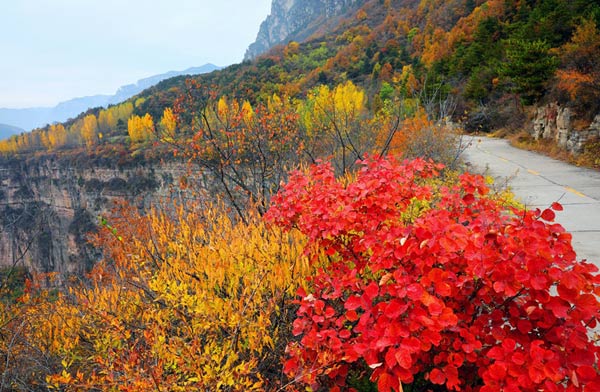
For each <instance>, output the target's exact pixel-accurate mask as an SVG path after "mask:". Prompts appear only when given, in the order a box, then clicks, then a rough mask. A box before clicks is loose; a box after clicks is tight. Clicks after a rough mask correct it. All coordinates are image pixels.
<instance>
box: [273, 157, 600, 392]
mask: <svg viewBox="0 0 600 392" xmlns="http://www.w3.org/2000/svg"><path fill="white" fill-rule="evenodd" d="M440 169H441V167H439V166H437V165H434V164H432V163H429V162H425V161H423V160H419V159H417V160H414V161H405V162H400V161H397V160H393V159H367V160H365V161H364V162H362V169H361V170H360V172H359V173H358V174H357V175H356V177H355V178H353V179H351V180H348V179H346V180H337V179H336V178H335V176H334V173H333V170H332V168H331V166H330V165H329V164H319V165H316V166H313V167H312V168H311V169H310V171H309V172H308V173H301V172H295V173H293V174H292V176H291V178H290V181H289V183H288V184H287V185H286V186H285V187H284V188H283V190H282V191H281V192H280V193H279V194H278V195H277V196H276V197H275V198H274V203H273V206H272V208H271V210H270V211H269V212H268V213H267V219H269V220H270V221H271V222H273V223H274V224H277V225H280V226H283V227H286V228H289V229H292V228H296V229H298V230H300V231H301V232H302V233H304V234H305V235H306V236H307V238H308V243H307V248H306V252H307V254H308V255H310V257H311V260H312V262H314V263H320V264H322V265H323V268H321V269H320V271H319V273H318V274H316V275H315V276H312V277H311V278H310V280H309V282H308V283H307V289H300V290H299V291H298V294H299V297H300V299H299V300H298V303H299V310H298V314H297V316H298V317H297V319H296V320H295V322H294V329H293V332H294V334H295V335H297V336H298V337H299V338H298V339H299V340H298V341H297V342H296V343H294V344H292V345H290V347H289V359H288V361H287V363H286V364H285V371H286V372H287V373H288V375H290V377H292V378H293V379H295V380H296V381H297V382H298V383H301V384H307V385H311V386H312V387H314V388H317V387H323V388H339V387H344V386H347V385H348V379H349V374H354V375H356V374H357V372H358V374H370V379H371V380H372V381H373V382H376V383H377V386H378V388H379V390H381V391H390V390H396V391H398V390H400V389H401V386H400V385H401V384H400V383H402V384H410V383H412V382H413V381H414V380H415V378H416V377H418V378H419V380H420V382H425V383H429V384H427V385H428V386H429V387H428V388H431V389H435V390H438V389H436V388H439V386H436V384H437V385H445V388H447V389H448V390H464V391H500V390H505V391H538V390H546V391H555V390H556V391H558V390H567V391H582V390H586V391H592V390H597V389H594V388H597V387H598V385H600V384H599V377H598V370H597V366H598V346H597V345H596V344H595V343H594V342H592V341H591V339H590V337H589V332H590V329H591V328H594V327H595V326H596V320H597V318H598V316H599V310H600V306H599V303H598V300H597V297H596V295H598V294H600V285H599V283H600V281H599V278H598V275H596V273H597V268H596V267H595V266H594V265H592V264H589V263H586V262H579V261H576V255H575V252H574V251H573V248H572V246H571V236H570V235H569V234H567V233H566V232H565V230H564V229H563V228H562V226H560V225H559V224H557V223H553V222H552V221H553V220H554V212H553V211H552V210H555V211H559V210H561V206H560V205H559V204H558V203H555V204H554V205H553V206H552V210H544V211H543V212H542V211H539V210H535V211H525V210H520V209H517V208H513V207H507V206H506V205H505V204H503V203H502V202H501V201H498V200H495V198H493V197H490V196H489V194H488V188H487V187H486V185H485V183H484V179H483V178H482V177H480V176H477V175H472V174H468V173H467V174H463V175H462V176H461V177H460V181H459V183H458V184H456V185H453V186H437V187H433V186H432V185H431V184H436V183H439V181H437V177H439V170H440ZM360 372H363V373H360ZM586 386H587V387H586Z"/></svg>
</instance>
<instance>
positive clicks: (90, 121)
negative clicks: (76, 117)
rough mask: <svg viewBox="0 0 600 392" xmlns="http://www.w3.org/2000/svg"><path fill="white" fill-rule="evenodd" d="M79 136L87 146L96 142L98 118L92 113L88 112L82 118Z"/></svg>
mask: <svg viewBox="0 0 600 392" xmlns="http://www.w3.org/2000/svg"><path fill="white" fill-rule="evenodd" d="M81 137H82V138H83V140H84V141H85V144H86V145H87V146H88V147H91V146H93V145H94V144H96V141H97V138H98V120H97V119H96V116H94V115H93V114H88V115H87V116H85V117H84V118H83V124H82V126H81Z"/></svg>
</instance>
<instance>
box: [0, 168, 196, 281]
mask: <svg viewBox="0 0 600 392" xmlns="http://www.w3.org/2000/svg"><path fill="white" fill-rule="evenodd" d="M185 169H186V168H185V166H183V165H175V164H169V165H164V164H163V165H158V164H154V165H148V164H146V165H139V166H136V167H128V168H117V167H101V166H96V167H87V168H75V167H71V166H69V165H66V164H65V163H64V162H60V161H57V160H55V159H41V160H35V161H30V162H28V161H25V160H16V159H11V160H4V161H0V268H2V267H7V266H12V265H22V266H25V267H27V269H28V270H30V271H35V272H58V273H60V274H63V275H69V274H81V273H83V272H85V271H86V270H87V269H89V268H90V266H91V265H93V263H94V262H95V261H96V260H97V259H98V257H99V255H100V253H99V251H98V250H97V249H94V248H93V246H91V245H90V244H89V243H88V242H87V235H88V233H89V232H90V231H94V230H95V229H96V228H97V224H98V216H100V215H103V214H105V213H106V212H107V211H108V210H109V209H110V208H111V207H112V206H113V205H114V204H113V202H114V201H115V200H117V199H126V200H129V201H132V202H134V203H135V204H136V205H137V206H139V207H140V208H141V207H144V206H147V205H148V204H149V203H151V202H153V201H156V200H158V199H159V198H161V197H164V196H166V195H168V193H169V189H170V185H171V184H172V183H173V182H174V181H177V180H178V179H179V178H180V177H181V175H183V174H184V173H185Z"/></svg>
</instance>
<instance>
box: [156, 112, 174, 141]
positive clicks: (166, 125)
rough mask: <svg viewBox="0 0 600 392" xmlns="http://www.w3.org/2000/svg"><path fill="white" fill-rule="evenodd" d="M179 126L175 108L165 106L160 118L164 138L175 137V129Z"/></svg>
mask: <svg viewBox="0 0 600 392" xmlns="http://www.w3.org/2000/svg"><path fill="white" fill-rule="evenodd" d="M176 128H177V121H176V119H175V115H174V114H173V110H172V109H171V108H165V110H164V111H163V116H162V118H161V119H160V129H161V131H162V135H163V138H165V139H173V138H174V137H175V129H176Z"/></svg>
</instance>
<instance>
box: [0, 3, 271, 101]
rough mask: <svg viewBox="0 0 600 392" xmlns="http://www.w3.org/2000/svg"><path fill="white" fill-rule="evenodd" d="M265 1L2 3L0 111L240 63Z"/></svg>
mask: <svg viewBox="0 0 600 392" xmlns="http://www.w3.org/2000/svg"><path fill="white" fill-rule="evenodd" d="M270 4H271V0H6V1H2V4H1V5H0V59H1V60H0V107H10V108H18V107H32V106H53V105H55V104H57V103H58V102H61V101H65V100H68V99H71V98H74V97H79V96H85V95H94V94H113V93H114V92H115V91H116V90H117V88H118V87H120V86H122V85H124V84H129V83H133V82H136V81H137V80H138V79H141V78H144V77H148V76H151V75H156V74H160V73H164V72H167V71H171V70H177V71H179V70H184V69H186V68H189V67H193V66H200V65H203V64H205V63H209V62H210V63H213V64H216V65H221V66H224V65H229V64H234V63H238V62H240V61H242V59H243V56H244V52H245V50H246V48H247V47H248V45H249V44H250V43H252V42H253V41H254V40H255V38H256V34H257V33H258V29H259V26H260V23H261V22H262V21H263V20H264V19H265V18H266V16H267V15H268V13H269V11H270Z"/></svg>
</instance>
